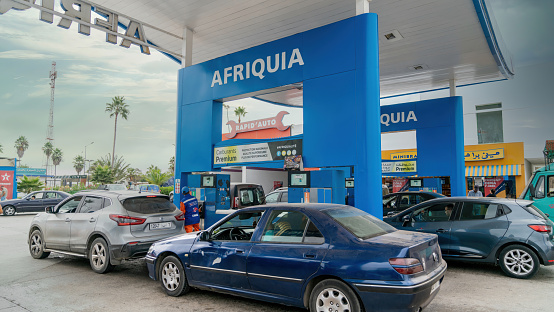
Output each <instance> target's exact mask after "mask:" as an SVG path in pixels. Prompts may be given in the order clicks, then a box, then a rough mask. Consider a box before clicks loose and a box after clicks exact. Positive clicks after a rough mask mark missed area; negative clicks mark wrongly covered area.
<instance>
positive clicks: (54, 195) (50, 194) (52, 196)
mask: <svg viewBox="0 0 554 312" xmlns="http://www.w3.org/2000/svg"><path fill="white" fill-rule="evenodd" d="M46 198H48V199H59V198H62V196H61V195H60V194H58V193H54V192H48V193H46Z"/></svg>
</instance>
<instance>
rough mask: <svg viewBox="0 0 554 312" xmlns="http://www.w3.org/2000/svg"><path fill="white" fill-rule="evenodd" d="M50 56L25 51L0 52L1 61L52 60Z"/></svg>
mask: <svg viewBox="0 0 554 312" xmlns="http://www.w3.org/2000/svg"><path fill="white" fill-rule="evenodd" d="M52 57H53V56H52V55H51V54H45V53H40V52H36V51H26V50H10V51H4V52H0V58H3V59H20V60H25V59H35V60H44V59H52Z"/></svg>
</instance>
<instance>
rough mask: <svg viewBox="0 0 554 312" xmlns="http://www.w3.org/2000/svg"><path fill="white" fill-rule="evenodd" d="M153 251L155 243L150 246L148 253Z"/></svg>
mask: <svg viewBox="0 0 554 312" xmlns="http://www.w3.org/2000/svg"><path fill="white" fill-rule="evenodd" d="M153 252H154V244H152V245H151V246H150V248H148V253H147V255H152V253H153Z"/></svg>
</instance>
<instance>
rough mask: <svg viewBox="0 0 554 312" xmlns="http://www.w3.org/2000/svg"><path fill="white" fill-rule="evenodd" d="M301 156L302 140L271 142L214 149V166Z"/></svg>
mask: <svg viewBox="0 0 554 312" xmlns="http://www.w3.org/2000/svg"><path fill="white" fill-rule="evenodd" d="M295 155H302V140H287V141H271V142H264V143H256V144H246V145H235V146H224V147H216V148H214V165H224V164H234V163H252V162H261V161H274V160H284V159H285V157H286V156H295Z"/></svg>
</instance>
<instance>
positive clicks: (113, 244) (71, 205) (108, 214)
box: [28, 191, 185, 273]
mask: <svg viewBox="0 0 554 312" xmlns="http://www.w3.org/2000/svg"><path fill="white" fill-rule="evenodd" d="M184 217H185V216H184V214H183V213H182V212H181V211H180V210H179V209H178V208H177V207H176V206H175V205H174V204H173V203H171V202H170V201H169V197H168V196H167V195H162V194H158V193H137V192H132V191H88V192H80V193H76V194H75V195H73V196H71V197H68V198H67V199H65V200H64V201H62V202H60V203H59V204H58V205H56V206H55V207H54V206H51V207H46V213H39V214H37V215H36V216H35V218H34V219H33V221H32V222H31V227H30V229H29V240H28V243H29V251H30V253H31V256H32V257H33V258H35V259H42V258H46V257H48V255H49V254H50V252H52V251H53V252H58V253H62V254H68V255H73V256H80V257H84V258H88V259H89V261H90V266H91V267H92V270H93V271H94V272H96V273H106V272H109V271H110V270H111V269H112V268H113V266H114V265H117V264H120V263H121V261H122V260H124V259H132V258H139V257H144V256H145V255H146V253H147V251H148V249H149V248H150V245H151V244H152V243H153V242H155V241H157V240H160V239H163V238H166V237H169V236H173V235H177V234H181V233H184Z"/></svg>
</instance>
